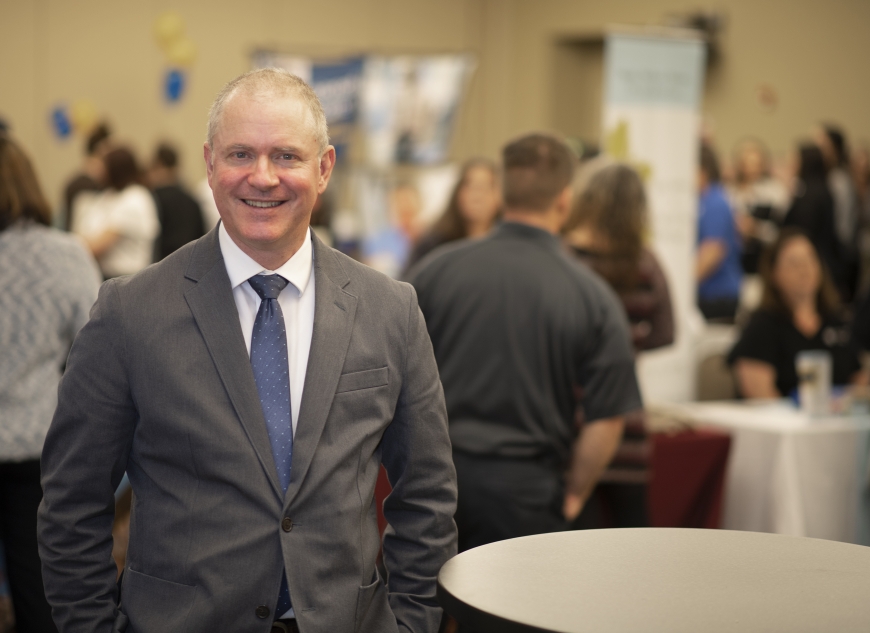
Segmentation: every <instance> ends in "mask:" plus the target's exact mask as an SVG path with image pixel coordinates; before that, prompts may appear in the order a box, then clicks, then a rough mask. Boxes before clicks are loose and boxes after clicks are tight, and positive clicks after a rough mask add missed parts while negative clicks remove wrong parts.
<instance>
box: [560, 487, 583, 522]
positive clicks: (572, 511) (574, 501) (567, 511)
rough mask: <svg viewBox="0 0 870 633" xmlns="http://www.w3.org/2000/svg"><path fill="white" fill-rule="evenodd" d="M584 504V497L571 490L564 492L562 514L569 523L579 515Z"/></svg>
mask: <svg viewBox="0 0 870 633" xmlns="http://www.w3.org/2000/svg"><path fill="white" fill-rule="evenodd" d="M585 504H586V499H584V498H583V497H581V496H580V495H578V494H574V493H573V492H566V493H565V501H564V502H563V503H562V514H563V515H564V516H565V520H566V521H568V522H569V523H570V522H571V521H573V520H574V519H576V518H577V517H579V516H580V511H581V510H583V506H584V505H585Z"/></svg>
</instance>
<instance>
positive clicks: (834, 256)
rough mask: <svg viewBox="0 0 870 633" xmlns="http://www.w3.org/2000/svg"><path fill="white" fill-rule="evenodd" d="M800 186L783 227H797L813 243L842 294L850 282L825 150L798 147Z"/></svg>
mask: <svg viewBox="0 0 870 633" xmlns="http://www.w3.org/2000/svg"><path fill="white" fill-rule="evenodd" d="M797 158H798V161H797V162H798V164H797V169H796V172H797V173H796V176H797V183H796V190H795V194H794V199H793V200H792V203H791V206H790V208H789V210H788V213H787V214H786V216H785V220H784V221H783V226H794V227H797V228H799V229H800V230H801V231H803V232H804V233H805V234H806V235H807V236H808V237H809V238H810V240H811V241H812V242H813V246H815V248H816V251H817V252H818V254H819V257H821V259H822V261H823V262H824V263H825V265H826V266H827V267H828V270H830V272H831V275H832V276H833V278H834V283H835V284H836V285H837V288H838V289H840V290H841V291H842V289H843V288H845V284H846V283H847V280H846V279H845V271H844V270H843V266H842V261H841V258H840V256H839V253H838V249H837V236H836V231H835V228H834V199H833V198H832V197H831V192H830V191H829V189H828V181H827V167H826V166H825V159H824V157H823V156H822V152H821V150H820V149H819V148H818V147H817V146H815V145H812V144H808V143H807V144H803V145H801V146H800V147H799V148H798V157H797Z"/></svg>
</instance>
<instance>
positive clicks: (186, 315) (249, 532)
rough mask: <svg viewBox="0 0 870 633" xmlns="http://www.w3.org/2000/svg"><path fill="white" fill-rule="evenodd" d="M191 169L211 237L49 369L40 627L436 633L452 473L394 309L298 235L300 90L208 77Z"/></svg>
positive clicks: (410, 295)
mask: <svg viewBox="0 0 870 633" xmlns="http://www.w3.org/2000/svg"><path fill="white" fill-rule="evenodd" d="M204 151H205V159H206V165H207V170H208V178H209V184H210V185H211V188H212V190H213V192H214V197H215V201H216V203H217V206H218V209H219V210H220V214H221V218H222V222H221V224H220V225H219V226H218V227H217V228H215V229H214V230H212V231H211V232H210V233H209V234H208V235H206V236H205V237H203V238H202V239H200V240H198V241H197V242H194V243H192V244H189V245H187V246H185V247H183V248H182V249H180V250H179V251H176V252H175V253H174V254H172V255H171V256H169V257H167V258H166V259H164V260H163V261H162V262H160V263H159V264H156V265H154V266H151V267H150V268H148V269H146V270H145V271H143V272H141V273H139V274H138V275H135V276H132V277H126V278H121V279H115V280H112V281H109V282H107V283H106V284H104V286H103V288H102V289H101V291H100V297H99V299H98V301H97V303H96V305H95V306H94V308H93V311H92V313H91V320H90V322H89V323H88V324H87V325H86V326H85V328H84V329H83V330H82V331H81V333H80V334H79V336H78V338H77V339H76V342H75V344H74V345H73V349H72V351H71V353H70V357H69V362H68V365H67V371H66V374H65V376H64V378H63V381H62V383H61V386H60V391H59V404H58V409H57V412H56V414H55V418H54V421H53V423H52V426H51V430H50V432H49V434H48V438H47V439H46V443H45V449H44V451H43V462H42V467H43V486H44V489H45V497H44V501H43V504H42V506H41V508H40V512H39V539H40V554H41V556H42V561H43V573H44V579H45V587H46V594H47V596H48V600H49V603H50V604H51V605H52V608H53V615H54V619H55V621H56V622H57V624H58V627H59V629H60V630H61V631H62V632H72V631H81V632H87V633H93V632H95V631H96V632H101V631H106V632H108V631H113V630H116V631H123V630H127V631H135V632H136V633H147V632H152V631H153V632H155V633H156V632H159V633H167V632H171V631H184V632H185V633H189V632H197V631H202V632H206V631H231V632H234V633H236V632H248V631H249V632H251V633H267V632H269V631H270V630H271V631H273V632H274V631H301V632H302V633H317V632H320V633H343V632H347V633H350V632H351V631H361V632H369V633H388V632H392V631H402V632H407V631H413V632H415V633H434V632H435V631H436V630H437V628H438V624H439V622H440V619H441V613H440V610H439V609H438V607H437V604H436V602H435V576H436V574H437V572H438V570H439V569H440V567H441V565H442V564H443V563H444V562H445V561H446V560H447V559H449V558H450V556H452V555H453V554H454V552H455V549H456V532H455V530H456V528H455V525H454V523H453V513H454V510H455V504H456V480H455V477H456V476H455V472H454V469H453V465H452V463H451V458H450V444H449V440H448V436H447V424H446V413H445V407H444V398H443V393H442V390H441V385H440V382H439V380H438V371H437V369H436V366H435V361H434V358H433V354H432V346H431V344H430V342H429V338H428V335H427V333H426V327H425V324H424V322H423V317H422V315H421V313H420V310H419V308H418V307H417V300H416V296H415V294H414V291H413V289H412V288H411V287H410V286H408V285H406V284H402V283H398V282H395V281H392V280H390V279H388V278H386V277H384V276H383V275H380V274H379V273H376V272H374V271H372V270H370V269H368V268H366V267H364V266H362V265H360V264H357V263H356V262H354V261H352V260H350V259H348V258H347V257H344V256H343V255H341V254H339V253H337V252H335V251H333V250H331V249H329V248H327V247H326V246H324V245H323V244H322V243H321V242H320V241H319V240H318V239H317V238H316V237H315V236H314V235H313V234H312V233H311V231H310V230H309V227H308V223H309V218H310V215H311V210H312V208H313V206H314V202H315V199H316V198H317V195H318V194H320V193H322V192H323V191H324V190H325V189H326V186H327V183H328V181H329V177H330V174H331V172H332V167H333V164H334V162H335V150H334V149H333V148H332V147H331V146H329V145H328V139H327V135H326V121H325V117H324V115H323V110H322V108H321V107H320V104H319V102H318V101H317V97H316V96H315V95H314V93H313V91H312V90H311V89H310V88H309V87H308V86H307V85H306V84H305V83H304V82H302V81H301V80H299V79H298V78H296V77H294V76H292V75H290V74H288V73H285V72H283V71H278V70H274V69H270V70H260V71H253V72H251V73H246V74H245V75H242V76H241V77H239V78H238V79H236V80H234V81H233V82H230V84H228V85H227V86H226V87H225V88H224V90H223V91H222V92H221V93H220V94H219V95H218V97H217V99H216V101H215V103H214V105H213V106H212V111H211V113H210V118H209V135H208V141H207V143H206V144H205V150H204ZM381 464H383V465H384V466H385V468H386V470H387V473H388V475H389V479H390V482H391V484H392V487H393V491H392V493H391V494H390V496H389V497H388V498H387V500H386V502H385V504H384V511H385V514H386V517H387V519H388V521H389V527H388V528H387V532H386V534H385V537H384V542H383V558H384V564H385V567H386V569H387V570H388V577H387V578H381V577H380V575H379V574H378V572H377V569H376V566H375V561H376V558H377V556H378V550H379V546H380V538H379V533H378V527H377V521H376V508H375V502H374V489H375V482H376V480H377V476H378V470H379V467H380V465H381ZM125 471H126V472H127V473H128V474H129V476H130V481H131V483H132V485H133V490H134V493H135V502H134V505H133V513H132V520H131V527H130V545H129V550H128V554H127V565H126V567H125V570H124V574H123V576H122V582H121V588H120V590H119V589H118V587H117V585H116V582H115V569H114V565H113V563H112V558H111V550H112V534H111V527H112V518H113V492H114V490H115V487H116V486H117V485H118V482H119V481H120V479H121V477H122V475H123V473H124V472H125Z"/></svg>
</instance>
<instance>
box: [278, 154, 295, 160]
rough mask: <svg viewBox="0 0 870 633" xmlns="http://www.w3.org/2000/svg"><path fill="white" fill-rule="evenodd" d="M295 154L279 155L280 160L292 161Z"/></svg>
mask: <svg viewBox="0 0 870 633" xmlns="http://www.w3.org/2000/svg"><path fill="white" fill-rule="evenodd" d="M294 158H296V154H281V160H293V159H294Z"/></svg>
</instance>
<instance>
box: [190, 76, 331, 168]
mask: <svg viewBox="0 0 870 633" xmlns="http://www.w3.org/2000/svg"><path fill="white" fill-rule="evenodd" d="M236 93H242V94H245V95H251V96H268V97H284V96H295V97H298V98H299V99H301V100H302V101H303V102H304V103H305V105H307V106H308V110H309V111H310V112H311V116H312V118H313V119H314V137H315V139H316V140H317V146H318V148H319V149H320V153H321V154H323V152H324V151H326V147H327V146H328V145H329V128H328V127H327V124H326V114H325V113H324V112H323V106H322V105H321V104H320V99H318V98H317V95H316V94H315V93H314V90H313V89H312V88H311V86H309V85H308V84H307V83H305V82H304V81H302V80H301V79H300V78H299V77H297V76H296V75H294V74H292V73H289V72H287V71H286V70H283V69H281V68H258V69H257V70H249V71H248V72H246V73H245V74H243V75H239V76H238V77H236V78H235V79H233V80H232V81H230V82H229V83H228V84H227V85H225V86H224V87H223V88H222V89H221V91H220V92H219V93H218V95H217V97H215V99H214V103H212V104H211V108H210V109H209V111H208V136H207V138H206V141H207V142H208V146H209V147H212V141H214V136H215V134H216V133H217V128H218V124H219V123H220V120H221V116H222V115H223V112H224V107H225V106H226V104H227V101H229V100H230V97H232V96H233V95H234V94H236Z"/></svg>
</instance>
